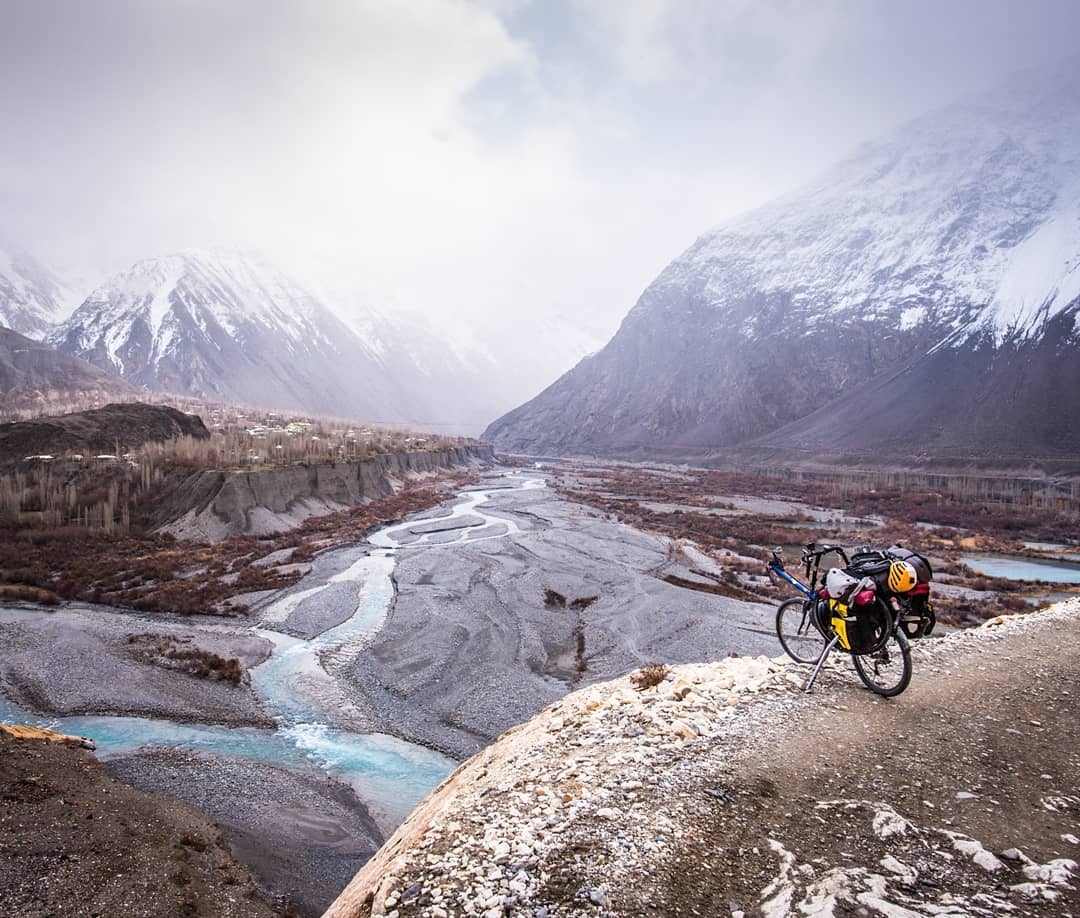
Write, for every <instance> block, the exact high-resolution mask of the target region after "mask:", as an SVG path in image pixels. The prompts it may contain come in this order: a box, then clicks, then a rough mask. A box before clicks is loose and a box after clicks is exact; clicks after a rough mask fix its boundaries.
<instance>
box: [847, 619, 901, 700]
mask: <svg viewBox="0 0 1080 918" xmlns="http://www.w3.org/2000/svg"><path fill="white" fill-rule="evenodd" d="M851 659H852V662H853V663H854V664H855V671H856V672H857V673H858V674H859V678H860V679H862V681H863V685H865V686H866V687H867V688H868V689H870V691H871V692H874V693H875V694H877V695H881V696H883V697H885V698H893V697H895V696H896V695H899V694H900V693H901V692H902V691H904V689H906V688H907V687H908V683H910V682H911V645H910V644H909V643H908V639H907V637H906V636H905V635H904V632H903V631H901V630H900V629H899V628H896V629H894V630H893V632H892V634H890V635H889V637H888V639H887V640H886V641H885V645H884V646H883V647H882V648H881V649H880V650H878V651H876V652H874V653H865V654H863V653H855V654H852V655H851ZM885 667H887V668H888V669H887V673H886V671H885V669H884V668H885Z"/></svg>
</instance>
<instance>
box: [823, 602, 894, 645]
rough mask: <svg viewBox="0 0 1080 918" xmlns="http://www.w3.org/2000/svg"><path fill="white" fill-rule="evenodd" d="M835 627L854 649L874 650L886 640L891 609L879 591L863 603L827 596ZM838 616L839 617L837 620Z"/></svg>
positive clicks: (844, 641)
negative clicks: (885, 603)
mask: <svg viewBox="0 0 1080 918" xmlns="http://www.w3.org/2000/svg"><path fill="white" fill-rule="evenodd" d="M828 602H829V605H830V607H831V615H832V617H833V627H834V628H835V630H836V631H837V632H838V633H840V635H841V637H842V640H841V644H846V645H847V646H846V648H845V649H848V650H850V651H851V652H852V653H859V654H863V653H875V652H876V651H878V650H880V649H881V647H882V645H883V644H884V643H885V639H886V637H887V636H888V633H889V624H890V619H889V613H888V610H887V609H886V608H885V606H884V603H883V602H882V600H881V598H880V597H879V596H877V595H875V596H874V598H873V599H872V600H871V601H870V602H868V603H864V604H863V605H858V604H856V603H852V604H851V605H848V604H847V603H844V602H840V601H839V600H836V599H830V600H828ZM837 619H839V620H840V621H837Z"/></svg>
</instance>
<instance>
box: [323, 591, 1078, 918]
mask: <svg viewBox="0 0 1080 918" xmlns="http://www.w3.org/2000/svg"><path fill="white" fill-rule="evenodd" d="M1078 640H1080V603H1078V602H1075V601H1073V602H1070V603H1066V604H1062V605H1059V606H1056V607H1054V608H1053V609H1051V610H1050V611H1047V612H1039V613H1034V614H1031V615H1029V616H1023V617H1016V618H1010V619H999V620H995V621H993V622H991V623H988V625H986V626H984V627H982V628H980V629H976V630H972V631H966V632H958V633H955V634H953V635H950V636H949V637H947V638H944V639H939V640H934V639H930V640H927V641H924V642H923V643H922V644H921V645H919V646H917V648H916V651H915V676H914V679H913V682H912V685H911V687H910V688H909V689H908V691H907V692H906V693H904V694H903V695H901V696H899V697H898V698H896V699H892V700H885V699H881V698H879V697H877V696H875V695H872V694H871V693H869V692H868V691H866V690H865V689H864V688H863V687H862V686H861V683H859V682H858V681H857V680H856V679H855V678H854V676H853V674H852V673H851V671H850V664H849V663H847V661H839V660H838V661H837V664H838V665H836V666H833V667H831V668H829V669H827V670H826V672H825V674H824V676H823V678H822V680H821V681H820V682H819V685H818V687H817V688H815V691H814V693H813V694H811V695H809V696H808V695H804V694H803V693H802V692H801V691H800V688H801V685H802V680H803V679H804V677H805V675H806V669H805V668H804V667H796V666H794V665H792V664H787V663H785V662H783V661H777V660H770V659H768V658H765V657H761V658H738V659H731V660H725V661H722V662H720V663H712V664H700V665H689V666H680V667H676V668H675V669H674V672H673V673H672V674H671V676H670V677H669V678H667V679H664V680H663V681H661V682H660V683H659V684H658V685H657V686H655V687H653V688H647V689H644V690H639V689H637V688H635V687H634V685H633V684H632V682H631V681H630V679H625V678H624V679H618V680H615V681H613V682H611V683H607V684H604V685H596V686H591V687H588V688H586V689H583V690H582V691H580V692H577V693H575V694H573V695H571V696H568V697H566V698H565V699H563V700H561V701H558V702H556V703H554V704H552V705H549V706H548V707H547V708H546V709H545V710H544V711H543V713H542V714H541V715H540V716H538V717H536V718H534V719H533V720H531V721H529V722H528V723H526V724H524V725H522V726H521V727H519V728H517V729H515V730H512V731H510V732H509V733H508V734H506V735H505V736H503V737H502V738H501V739H500V740H499V741H498V742H497V743H496V744H495V745H493V746H491V747H489V748H488V749H486V750H484V751H483V752H482V753H481V754H480V755H478V756H476V757H475V758H474V759H472V760H471V761H470V762H468V763H467V764H466V765H465V766H463V767H462V768H460V769H459V770H458V771H457V772H455V773H454V775H452V776H451V777H450V778H449V779H448V780H447V782H446V783H445V784H444V785H443V787H442V788H441V789H440V790H439V791H438V792H436V793H435V794H434V795H433V796H432V797H430V798H428V800H427V801H425V802H424V803H423V804H422V805H421V806H420V807H418V808H417V810H415V811H414V813H413V814H412V816H410V817H409V819H408V820H406V822H405V823H404V824H403V825H402V827H401V828H400V829H399V830H398V832H397V833H396V834H395V835H394V836H393V837H392V838H391V839H390V841H389V842H388V843H387V845H385V846H384V848H383V849H382V850H381V851H380V852H379V853H378V854H377V855H376V856H375V858H373V859H372V861H370V862H369V863H368V865H367V866H366V867H365V868H364V869H363V870H361V872H360V873H359V874H358V876H357V877H356V879H355V880H354V881H353V883H352V884H350V886H349V887H348V888H347V889H346V891H345V892H344V893H343V894H342V896H341V897H340V898H339V899H338V901H337V902H336V903H335V905H334V906H333V907H332V909H331V910H330V912H329V913H328V914H329V915H331V916H333V918H343V916H350V918H351V916H367V915H390V916H398V918H405V916H413V915H424V916H432V918H442V916H447V915H459V914H466V915H485V916H487V918H496V916H502V915H506V914H514V915H518V914H520V915H531V916H535V918H549V916H558V915H598V916H599V915H639V914H660V915H732V916H742V915H751V914H754V915H766V916H777V918H780V916H785V915H790V914H805V915H818V916H827V915H855V914H859V915H881V916H886V918H912V916H930V915H945V916H998V915H1055V916H1067V915H1077V914H1080V872H1078V869H1077V864H1076V858H1077V856H1078V853H1080V838H1078V836H1080V751H1078V750H1080V727H1078V725H1077V722H1076V718H1075V699H1074V697H1073V695H1074V692H1075V685H1076V680H1077V674H1078V665H1080V664H1078V663H1077V658H1076V654H1075V649H1074V648H1075V646H1076V644H1077V641H1078Z"/></svg>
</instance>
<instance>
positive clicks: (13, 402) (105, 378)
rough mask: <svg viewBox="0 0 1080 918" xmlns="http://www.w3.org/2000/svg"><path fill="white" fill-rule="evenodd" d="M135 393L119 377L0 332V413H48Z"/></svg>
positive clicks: (36, 342)
mask: <svg viewBox="0 0 1080 918" xmlns="http://www.w3.org/2000/svg"><path fill="white" fill-rule="evenodd" d="M134 394H135V390H134V389H133V388H132V387H131V386H130V385H128V384H127V383H125V382H124V381H123V380H122V379H120V377H119V376H116V375H115V374H113V373H109V372H107V371H105V370H102V369H100V368H98V367H95V366H92V365H91V364H89V363H87V362H86V361H85V360H82V359H80V358H78V357H74V356H72V355H71V354H63V353H61V352H59V351H57V350H56V349H55V348H52V347H49V345H47V344H43V343H41V342H40V341H34V340H32V339H30V338H28V337H26V336H25V335H20V334H19V333H18V332H16V331H12V330H11V329H9V328H0V400H2V401H3V413H4V414H8V413H9V412H17V411H21V410H25V411H48V409H49V408H50V407H51V406H61V408H62V406H64V405H65V404H70V403H71V402H72V401H73V400H77V399H101V398H113V399H120V398H123V397H125V396H128V397H130V396H132V395H134Z"/></svg>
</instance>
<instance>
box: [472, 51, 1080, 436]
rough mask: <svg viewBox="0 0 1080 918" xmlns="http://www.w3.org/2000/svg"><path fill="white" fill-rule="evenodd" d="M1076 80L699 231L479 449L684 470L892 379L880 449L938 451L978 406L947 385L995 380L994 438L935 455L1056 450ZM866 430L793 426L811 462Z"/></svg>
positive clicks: (967, 111) (1067, 409) (1075, 284)
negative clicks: (602, 336)
mask: <svg viewBox="0 0 1080 918" xmlns="http://www.w3.org/2000/svg"><path fill="white" fill-rule="evenodd" d="M1078 85H1080V84H1078V83H1077V81H1076V79H1075V68H1074V67H1067V68H1064V69H1059V70H1056V71H1048V72H1043V73H1037V74H1031V75H1027V76H1024V77H1022V78H1016V79H1015V80H1014V81H1013V82H1012V83H1010V84H1009V85H1007V86H1003V87H999V88H998V89H997V90H995V91H993V92H991V93H988V94H986V95H983V96H980V97H977V98H974V99H971V100H969V101H968V102H965V103H962V104H957V105H954V106H951V107H949V108H947V109H944V110H942V111H939V112H936V113H933V114H931V115H928V116H925V117H923V118H921V119H919V120H917V121H915V122H912V123H910V124H908V125H906V126H905V127H904V128H902V129H901V130H900V131H898V132H897V133H896V134H895V135H893V136H892V137H889V138H887V139H885V140H883V141H881V142H879V143H873V144H869V145H866V146H865V147H863V148H861V149H860V150H858V151H857V152H856V153H855V154H854V155H853V156H852V157H851V158H850V159H848V160H847V161H846V162H843V163H841V164H840V165H838V166H837V167H835V168H834V169H833V170H832V171H830V172H829V173H828V174H826V175H825V176H823V177H822V178H821V180H820V181H818V182H817V183H815V184H814V185H812V186H811V187H809V188H806V189H804V190H802V191H799V192H797V193H794V194H791V195H788V196H786V197H784V198H781V199H779V200H777V201H775V202H774V203H772V204H769V205H767V206H765V207H763V208H761V209H760V210H757V211H754V212H752V213H750V214H748V215H746V216H744V217H742V218H739V219H736V220H733V221H732V222H730V223H729V224H727V225H725V226H722V227H720V228H719V229H716V230H714V231H711V232H709V233H706V234H705V235H704V236H702V237H701V238H700V239H698V240H697V241H696V242H695V243H694V245H692V246H691V247H690V248H689V249H688V250H687V251H686V252H685V253H683V255H681V256H680V257H679V258H678V259H676V260H675V261H674V262H672V263H671V264H670V265H669V266H668V267H667V268H666V269H665V270H664V272H663V273H662V274H661V275H660V276H659V277H658V278H657V280H656V281H655V282H654V283H653V284H652V285H651V286H650V287H649V288H648V289H647V290H646V291H645V292H644V293H643V294H642V296H641V298H640V299H639V301H638V303H637V304H636V305H635V307H634V308H633V309H632V310H631V311H630V313H629V314H628V315H627V317H626V319H625V320H624V321H623V324H622V326H621V327H620V329H619V331H618V333H617V334H616V335H615V337H614V338H613V339H612V340H611V342H610V343H609V344H608V345H607V346H606V347H605V348H604V349H603V350H602V351H601V352H600V353H598V354H596V355H594V356H592V357H589V358H586V359H585V360H583V361H582V362H581V363H580V364H579V365H578V366H577V367H575V368H574V369H573V370H572V371H571V372H569V373H567V374H566V375H565V376H563V377H562V378H561V379H560V380H558V381H557V382H556V383H555V384H554V385H552V386H551V387H549V388H548V389H546V390H545V391H544V392H542V393H541V394H540V395H538V396H537V397H536V398H534V399H533V400H532V401H530V402H528V403H527V404H525V405H523V406H521V407H520V408H518V409H516V410H515V411H512V412H510V413H509V414H507V415H506V416H504V417H502V418H500V419H499V420H497V421H495V422H494V423H493V424H492V425H491V426H490V427H489V428H488V430H487V432H486V434H485V436H487V437H489V438H491V439H493V440H494V441H495V443H496V444H497V445H498V446H499V447H501V448H504V449H511V450H522V451H530V452H538V453H546V452H558V453H594V454H603V453H607V454H622V455H630V454H635V453H640V454H653V455H656V454H666V455H669V456H679V455H687V454H689V455H694V454H701V453H704V452H708V451H710V450H713V449H717V448H722V447H726V446H731V445H734V444H739V443H745V442H748V441H751V440H753V439H754V438H756V437H761V436H763V435H767V434H770V433H771V432H773V431H776V430H777V429H779V428H781V427H782V426H783V425H785V424H787V423H790V422H793V421H797V420H799V419H801V418H805V417H806V416H807V415H810V414H811V413H812V412H814V411H815V410H817V409H819V408H821V407H822V406H824V405H828V404H830V403H831V402H834V401H836V400H837V399H840V398H844V399H847V398H851V399H853V400H854V402H855V403H856V404H858V402H859V397H858V393H860V392H861V391H862V390H863V388H864V386H865V384H866V383H867V382H868V381H870V380H877V381H881V380H886V379H894V378H895V379H897V382H896V383H895V385H896V387H897V391H898V393H903V394H902V396H901V395H899V394H898V395H897V404H895V405H893V406H892V408H893V410H892V411H891V412H890V413H889V414H888V418H891V419H893V420H894V421H895V420H896V419H897V415H900V418H899V420H900V424H899V425H897V426H894V427H889V426H888V421H887V420H883V421H882V423H881V424H880V425H878V427H877V428H876V429H875V430H874V434H875V435H876V434H877V433H879V432H880V431H881V430H882V429H885V430H887V431H892V430H899V431H900V433H902V434H904V435H906V434H909V433H912V434H916V435H917V434H920V433H925V432H927V429H928V428H929V433H930V434H931V436H930V437H929V441H928V442H929V445H930V447H934V446H935V445H936V444H935V437H936V436H937V435H938V432H939V431H941V430H942V429H948V428H950V427H951V426H952V425H953V424H954V423H955V422H960V421H962V420H963V419H964V418H965V417H969V412H971V411H972V409H973V407H975V406H976V405H978V402H972V399H973V398H977V395H978V394H977V393H974V392H972V386H971V385H968V386H966V387H965V388H964V389H963V390H962V391H958V392H955V397H954V398H953V399H951V400H949V401H946V400H945V399H944V398H943V397H942V396H941V394H940V392H941V390H943V389H944V388H945V387H946V386H948V385H949V383H950V382H951V381H952V380H953V379H954V378H955V377H956V376H958V375H963V374H967V375H968V376H971V375H975V376H981V375H982V374H990V377H991V381H992V386H991V391H992V392H994V393H995V395H994V396H993V397H991V398H989V399H986V402H987V404H986V405H984V406H983V408H982V409H980V410H981V411H982V412H983V413H984V414H985V415H986V416H991V415H992V416H993V417H994V418H995V421H996V423H995V424H994V425H992V426H990V427H987V428H983V427H979V426H976V425H973V424H968V425H967V426H963V425H961V427H962V428H963V430H962V433H961V432H960V428H956V431H957V432H955V433H950V434H948V435H945V436H944V437H943V438H942V439H941V442H940V446H941V447H942V448H949V447H953V446H955V447H957V448H962V449H965V450H967V451H968V452H969V453H976V454H977V453H979V452H985V451H987V450H991V449H992V450H997V451H998V452H1002V451H1006V452H1007V451H1010V450H1021V451H1030V450H1031V449H1035V450H1043V449H1046V448H1051V447H1052V446H1053V438H1052V437H1050V436H1048V434H1049V433H1052V432H1054V431H1057V430H1060V429H1061V425H1062V424H1065V423H1067V422H1070V423H1071V426H1073V427H1075V426H1076V425H1077V422H1080V398H1078V397H1077V396H1076V389H1075V388H1073V389H1069V388H1067V386H1068V384H1069V383H1070V380H1071V376H1070V375H1069V374H1070V372H1071V371H1070V370H1069V369H1067V368H1068V367H1073V368H1075V367H1076V366H1077V365H1078V364H1080V333H1078V331H1077V328H1076V321H1075V320H1076V315H1077V312H1078V310H1080V89H1078V88H1077V87H1078ZM1051 355H1052V358H1053V359H1052V360H1051V359H1050V357H1051ZM913 362H918V365H917V366H914V365H913ZM1019 364H1023V365H1025V366H1027V367H1028V368H1029V369H1028V371H1027V373H1026V376H1025V377H1024V380H1022V381H1020V382H1017V381H1016V378H1015V372H1014V371H1015V369H1016V367H1017V365H1019ZM909 366H911V367H912V369H911V370H909V371H908V372H909V375H908V376H906V377H900V378H897V377H895V374H896V373H897V372H899V371H902V370H904V369H905V368H907V367H909ZM1062 367H1066V369H1065V370H1064V375H1062V373H1063V371H1062V369H1061V368H1062ZM950 371H951V374H952V375H950ZM935 390H936V391H937V392H938V397H937V398H935V399H932V400H931V405H930V407H929V408H925V407H924V399H923V398H922V396H924V395H925V394H926V393H927V392H928V391H935ZM1055 392H1056V393H1057V395H1056V398H1055V401H1056V402H1057V404H1056V405H1054V407H1053V411H1047V408H1046V404H1047V403H1046V398H1047V396H1049V395H1050V394H1051V393H1055ZM864 407H865V406H864ZM838 410H839V409H838ZM864 414H865V412H864ZM830 417H831V416H830ZM1013 422H1016V423H1013ZM859 430H860V427H859V425H858V424H852V425H848V426H847V427H844V428H843V430H841V429H840V428H838V427H837V426H836V425H835V424H833V425H828V424H826V425H824V426H823V427H821V428H820V429H818V428H814V429H813V430H811V425H810V424H809V422H808V424H807V426H806V427H805V428H798V431H799V432H800V436H801V437H802V442H803V444H804V445H805V446H806V448H808V449H814V448H818V447H821V446H822V445H823V444H829V443H833V442H835V439H836V438H837V437H838V436H842V435H845V434H846V435H855V436H857V435H858V433H859ZM973 438H974V439H973ZM1032 438H1035V439H1032ZM875 442H876V441H875V439H874V436H870V437H863V438H861V439H859V442H858V444H857V445H858V446H866V447H867V448H869V449H873V448H875Z"/></svg>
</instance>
